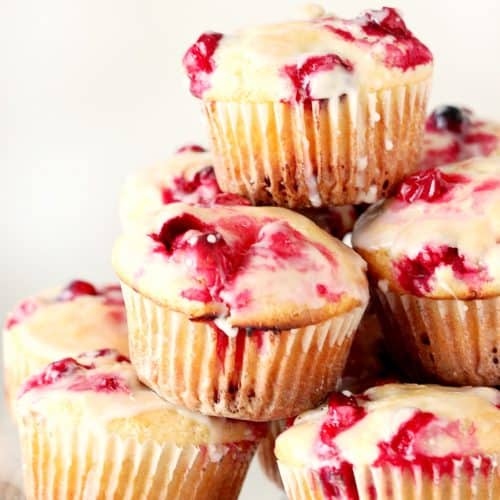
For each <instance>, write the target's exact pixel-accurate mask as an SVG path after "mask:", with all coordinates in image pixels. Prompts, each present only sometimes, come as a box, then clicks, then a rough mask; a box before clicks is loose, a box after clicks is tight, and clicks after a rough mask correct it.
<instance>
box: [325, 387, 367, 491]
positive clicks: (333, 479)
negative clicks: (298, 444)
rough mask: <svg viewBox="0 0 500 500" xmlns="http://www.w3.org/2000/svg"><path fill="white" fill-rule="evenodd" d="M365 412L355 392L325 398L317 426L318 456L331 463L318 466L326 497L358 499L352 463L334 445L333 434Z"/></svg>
mask: <svg viewBox="0 0 500 500" xmlns="http://www.w3.org/2000/svg"><path fill="white" fill-rule="evenodd" d="M365 416H366V410H365V409H364V408H363V407H361V406H359V404H358V401H357V400H356V398H355V397H354V396H345V395H344V394H341V393H335V394H333V395H332V396H331V397H330V400H329V402H328V414H327V418H326V420H325V422H324V423H323V425H322V426H321V428H320V432H319V439H320V443H319V446H318V456H319V458H322V459H325V460H330V461H332V462H333V463H334V465H328V466H325V467H321V469H320V470H319V475H320V481H321V486H322V489H323V493H324V495H325V496H326V497H327V498H331V499H334V498H346V499H349V500H357V499H359V493H358V489H357V487H356V481H355V478H354V472H353V467H352V465H351V464H350V463H349V462H347V461H345V460H342V458H341V457H340V454H339V452H338V449H337V447H336V445H335V442H334V440H335V438H336V437H337V436H338V435H339V434H340V433H342V432H344V431H346V430H347V429H349V428H351V427H352V426H353V425H355V424H356V423H357V422H359V421H360V420H361V419H363V418H364V417H365Z"/></svg>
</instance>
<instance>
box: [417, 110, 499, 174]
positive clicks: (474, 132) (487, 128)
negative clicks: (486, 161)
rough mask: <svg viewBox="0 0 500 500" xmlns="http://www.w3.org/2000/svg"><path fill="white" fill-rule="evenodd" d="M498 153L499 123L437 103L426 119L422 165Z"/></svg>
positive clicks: (431, 166) (433, 165)
mask: <svg viewBox="0 0 500 500" xmlns="http://www.w3.org/2000/svg"><path fill="white" fill-rule="evenodd" d="M498 154H500V124H498V123H496V122H492V121H489V120H483V119H481V118H478V117H477V116H475V115H474V114H473V113H472V111H471V110H470V109H467V108H463V107H462V108H460V107H456V106H440V107H438V108H436V109H435V110H434V111H433V112H432V113H431V114H430V115H429V117H428V118H427V121H426V123H425V133H424V143H423V152H422V161H421V164H420V166H421V168H422V169H427V168H433V167H439V166H440V165H446V164H447V163H455V162H458V161H463V160H468V159H470V158H473V157H474V156H493V155H498Z"/></svg>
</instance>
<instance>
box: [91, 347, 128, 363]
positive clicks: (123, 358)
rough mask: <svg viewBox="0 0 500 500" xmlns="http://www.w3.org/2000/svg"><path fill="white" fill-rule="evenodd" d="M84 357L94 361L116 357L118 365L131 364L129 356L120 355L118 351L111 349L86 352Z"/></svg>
mask: <svg viewBox="0 0 500 500" xmlns="http://www.w3.org/2000/svg"><path fill="white" fill-rule="evenodd" d="M84 356H87V357H90V358H94V359H97V358H104V357H108V356H110V357H114V359H115V361H116V362H117V363H130V359H129V358H127V356H124V355H123V354H120V353H119V352H118V351H117V350H116V349H109V348H105V349H98V350H97V351H92V352H86V353H85V354H84Z"/></svg>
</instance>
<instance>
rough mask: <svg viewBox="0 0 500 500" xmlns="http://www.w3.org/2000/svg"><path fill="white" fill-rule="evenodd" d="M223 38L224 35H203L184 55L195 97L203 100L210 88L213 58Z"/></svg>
mask: <svg viewBox="0 0 500 500" xmlns="http://www.w3.org/2000/svg"><path fill="white" fill-rule="evenodd" d="M222 37H223V35H222V33H214V32H208V33H203V34H202V35H201V36H200V37H199V38H198V40H196V43H194V44H193V45H192V46H191V47H190V48H189V49H188V51H187V52H186V54H185V55H184V58H183V60H182V62H183V64H184V68H185V69H186V72H187V74H188V77H189V80H190V82H191V85H190V89H191V93H192V94H193V95H194V96H195V97H198V98H201V97H202V96H203V93H204V92H205V91H206V90H208V89H209V88H210V82H209V77H210V74H211V73H212V72H213V71H214V69H215V62H214V59H213V56H214V53H215V51H216V50H217V47H218V45H219V43H220V40H221V38H222Z"/></svg>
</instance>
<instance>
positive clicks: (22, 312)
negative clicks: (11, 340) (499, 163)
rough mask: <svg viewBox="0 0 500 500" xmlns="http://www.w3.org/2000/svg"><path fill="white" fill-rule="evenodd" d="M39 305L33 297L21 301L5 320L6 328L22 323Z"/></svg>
mask: <svg viewBox="0 0 500 500" xmlns="http://www.w3.org/2000/svg"><path fill="white" fill-rule="evenodd" d="M37 309H38V305H37V303H36V302H33V300H31V299H27V300H24V301H23V302H21V303H20V304H19V305H18V306H17V307H16V308H15V309H14V311H12V312H11V313H10V314H9V315H8V316H7V320H6V321H5V328H6V329H7V330H9V329H10V328H12V327H14V326H16V325H18V324H19V323H22V322H23V321H24V320H25V319H26V318H28V317H30V316H31V315H32V314H33V313H34V312H35V311H36V310H37Z"/></svg>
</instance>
